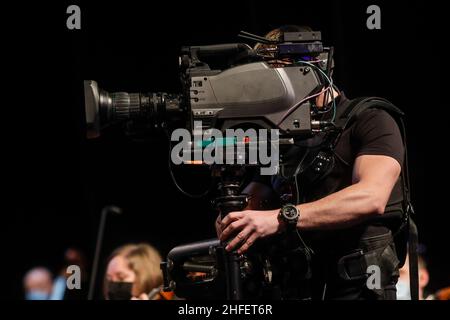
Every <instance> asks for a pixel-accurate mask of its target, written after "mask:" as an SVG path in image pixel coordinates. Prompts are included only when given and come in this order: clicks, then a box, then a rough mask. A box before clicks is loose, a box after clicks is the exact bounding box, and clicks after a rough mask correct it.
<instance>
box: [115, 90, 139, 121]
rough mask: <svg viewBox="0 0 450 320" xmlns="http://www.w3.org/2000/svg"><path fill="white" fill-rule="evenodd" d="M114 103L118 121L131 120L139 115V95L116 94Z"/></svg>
mask: <svg viewBox="0 0 450 320" xmlns="http://www.w3.org/2000/svg"><path fill="white" fill-rule="evenodd" d="M112 101H113V103H112V104H113V109H114V111H113V113H114V118H115V119H117V120H125V119H130V118H132V117H133V116H136V115H138V114H139V106H140V98H139V93H130V94H129V93H127V92H115V93H113V94H112Z"/></svg>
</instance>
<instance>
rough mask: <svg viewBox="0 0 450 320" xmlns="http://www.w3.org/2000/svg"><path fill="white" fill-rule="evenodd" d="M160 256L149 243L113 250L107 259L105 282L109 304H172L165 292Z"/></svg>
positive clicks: (128, 245)
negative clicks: (146, 302) (123, 302)
mask: <svg viewBox="0 0 450 320" xmlns="http://www.w3.org/2000/svg"><path fill="white" fill-rule="evenodd" d="M161 260H162V259H161V255H160V254H159V252H158V251H157V250H156V249H155V248H154V247H152V246H150V245H149V244H146V243H140V244H127V245H124V246H121V247H119V248H117V249H116V250H114V252H113V253H112V254H111V256H110V257H109V259H108V264H107V268H106V274H105V278H104V286H103V288H104V289H103V290H104V296H105V299H107V300H130V299H131V300H171V299H172V298H173V293H171V292H169V293H168V292H163V291H162V283H163V276H162V272H161V269H160V263H161Z"/></svg>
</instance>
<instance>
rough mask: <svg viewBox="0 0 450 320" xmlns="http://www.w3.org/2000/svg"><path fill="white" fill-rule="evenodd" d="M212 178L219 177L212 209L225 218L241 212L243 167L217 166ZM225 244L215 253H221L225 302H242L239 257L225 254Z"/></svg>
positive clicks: (242, 207)
mask: <svg viewBox="0 0 450 320" xmlns="http://www.w3.org/2000/svg"><path fill="white" fill-rule="evenodd" d="M212 173H213V176H216V177H219V178H220V182H219V184H218V193H219V195H218V197H217V198H216V199H215V200H214V201H213V205H214V208H215V209H216V210H217V212H218V213H219V214H220V216H221V217H222V219H223V218H225V216H227V215H228V214H229V213H230V212H233V211H242V210H244V208H245V207H246V206H247V203H248V198H247V196H246V195H242V194H241V193H240V189H241V183H242V179H243V176H244V173H245V167H244V166H239V165H236V166H230V165H224V166H217V167H214V168H213V169H212ZM226 245H227V243H221V245H220V247H219V248H218V249H219V250H218V251H217V252H222V253H223V261H224V267H225V268H224V269H225V270H224V271H225V278H226V289H227V290H226V293H227V300H242V299H243V291H242V272H241V256H240V255H239V254H237V252H236V251H232V252H227V251H226V250H225V247H226Z"/></svg>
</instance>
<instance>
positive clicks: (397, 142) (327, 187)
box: [256, 94, 404, 249]
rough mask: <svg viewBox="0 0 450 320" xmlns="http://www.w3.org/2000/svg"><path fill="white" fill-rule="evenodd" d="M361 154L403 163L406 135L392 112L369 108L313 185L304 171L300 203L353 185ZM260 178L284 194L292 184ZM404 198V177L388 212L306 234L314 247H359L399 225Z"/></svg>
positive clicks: (349, 129) (341, 140) (299, 155)
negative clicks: (367, 240)
mask: <svg viewBox="0 0 450 320" xmlns="http://www.w3.org/2000/svg"><path fill="white" fill-rule="evenodd" d="M347 103H348V99H347V98H346V97H345V96H344V95H343V94H342V95H341V96H340V97H339V102H338V105H337V109H338V110H339V108H340V107H342V106H344V105H345V104H347ZM338 113H339V111H338ZM310 140H311V141H306V142H304V143H302V146H301V147H298V152H297V155H296V157H297V158H298V161H301V160H300V159H301V158H302V157H303V155H304V152H305V149H306V148H305V147H304V146H305V145H309V146H310V145H313V144H314V141H313V140H314V139H310ZM316 140H317V138H316ZM294 154H295V153H294ZM361 155H383V156H389V157H392V158H393V159H395V160H397V161H398V162H399V164H400V165H401V166H403V159H404V145H403V140H402V136H401V133H400V130H399V127H398V125H397V123H396V121H395V120H394V118H393V117H392V116H391V115H390V114H389V113H388V112H386V111H384V110H381V109H378V108H373V109H368V110H365V111H363V112H362V113H361V114H360V115H359V116H358V118H357V119H356V121H354V122H353V123H352V124H351V125H350V126H349V127H347V128H346V130H344V132H343V133H342V135H341V136H340V138H339V140H338V143H337V144H336V147H335V149H334V166H333V167H332V169H331V171H329V173H328V174H327V175H326V176H325V177H323V178H322V179H321V180H319V181H318V182H317V181H316V182H315V183H314V184H309V183H308V181H305V177H302V174H300V175H299V176H298V179H297V184H298V186H297V188H299V194H300V201H299V202H300V203H304V202H312V201H315V200H318V199H321V198H323V197H326V196H327V195H330V194H332V193H335V192H337V191H339V190H342V189H344V188H346V187H348V186H350V185H351V184H352V174H353V164H354V162H355V159H356V158H357V157H358V156H361ZM269 180H270V182H269ZM256 181H259V182H263V183H266V184H269V185H270V186H271V187H272V188H273V190H274V191H275V192H276V193H277V194H279V195H280V196H282V194H283V193H284V192H286V189H287V188H286V184H288V182H287V181H285V180H284V179H283V178H280V177H271V178H269V179H267V178H264V177H258V178H257V179H256ZM402 199H403V193H402V183H401V178H399V180H398V181H397V183H396V185H395V186H394V188H393V191H392V193H391V197H390V199H389V201H388V205H387V206H386V211H385V214H384V215H382V216H381V217H377V218H374V219H372V220H370V221H366V222H364V223H363V224H360V225H357V226H352V227H349V229H347V230H342V229H339V230H334V231H333V230H330V231H314V232H312V231H310V232H305V236H306V237H307V238H309V239H310V240H311V242H312V243H313V244H314V245H312V246H313V247H314V246H315V247H320V248H325V247H326V248H328V249H333V247H334V246H335V245H336V246H338V247H339V248H340V249H344V248H347V249H348V248H349V247H356V246H357V243H358V241H359V240H360V239H361V238H365V237H369V236H374V235H377V234H380V233H386V232H387V231H388V229H393V228H397V227H398V224H399V222H400V218H401V215H402V212H401V207H402Z"/></svg>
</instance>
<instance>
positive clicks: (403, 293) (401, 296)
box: [396, 280, 411, 300]
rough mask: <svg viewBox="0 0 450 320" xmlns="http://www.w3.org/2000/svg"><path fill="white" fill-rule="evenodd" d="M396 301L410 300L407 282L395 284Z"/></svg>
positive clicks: (402, 281)
mask: <svg viewBox="0 0 450 320" xmlns="http://www.w3.org/2000/svg"><path fill="white" fill-rule="evenodd" d="M396 287H397V300H411V292H410V291H409V282H407V281H404V280H399V281H398V282H397V285H396Z"/></svg>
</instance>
